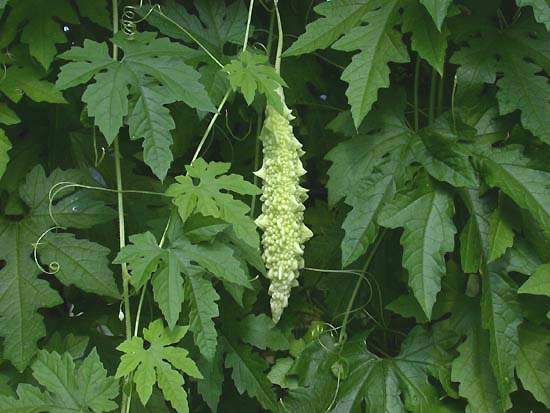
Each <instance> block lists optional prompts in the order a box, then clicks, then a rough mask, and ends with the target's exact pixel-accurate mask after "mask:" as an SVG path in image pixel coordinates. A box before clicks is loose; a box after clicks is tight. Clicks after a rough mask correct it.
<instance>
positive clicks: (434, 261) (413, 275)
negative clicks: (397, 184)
mask: <svg viewBox="0 0 550 413" xmlns="http://www.w3.org/2000/svg"><path fill="white" fill-rule="evenodd" d="M453 211H454V207H453V202H452V199H451V198H450V197H449V195H448V194H447V193H446V192H444V191H443V190H441V189H439V188H437V187H433V186H432V185H431V184H430V183H429V182H426V181H422V182H419V184H418V187H417V189H416V190H412V191H410V192H408V193H405V194H398V195H397V196H396V197H395V199H394V200H393V201H392V202H391V203H389V204H388V205H386V207H385V208H384V210H383V211H382V212H381V214H380V215H379V217H378V223H379V224H380V225H382V226H385V227H388V228H397V227H403V228H404V232H403V235H402V236H401V245H403V266H404V267H405V268H406V269H407V271H408V272H409V285H410V287H411V288H412V291H413V293H414V296H415V297H416V298H417V300H418V302H419V303H420V306H421V307H422V309H423V310H424V313H425V314H426V316H427V317H428V319H429V318H430V317H431V314H432V308H433V305H434V303H435V300H436V296H437V293H438V292H439V290H440V289H441V278H442V277H443V276H444V275H445V272H446V269H445V260H444V254H445V253H446V252H449V251H452V250H453V248H454V234H455V233H456V229H455V226H454V224H453V221H452V217H453Z"/></svg>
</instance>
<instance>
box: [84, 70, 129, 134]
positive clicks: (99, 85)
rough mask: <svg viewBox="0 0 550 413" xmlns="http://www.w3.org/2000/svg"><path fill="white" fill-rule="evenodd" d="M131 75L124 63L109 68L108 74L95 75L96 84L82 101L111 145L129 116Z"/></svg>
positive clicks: (88, 90) (87, 90) (89, 89)
mask: <svg viewBox="0 0 550 413" xmlns="http://www.w3.org/2000/svg"><path fill="white" fill-rule="evenodd" d="M131 76H132V75H131V73H130V71H129V70H128V68H127V66H126V65H125V64H122V63H114V64H113V65H112V66H109V70H108V71H107V72H102V73H99V74H97V75H95V77H94V79H95V82H94V83H92V84H91V85H90V86H88V87H87V88H86V91H85V92H84V94H83V95H82V101H83V102H84V103H86V104H87V105H88V114H89V115H90V116H92V117H94V118H95V124H96V125H97V127H98V128H99V130H100V131H101V133H103V135H104V136H105V139H106V140H107V143H108V144H109V145H110V144H111V143H113V141H114V140H115V138H116V137H117V134H118V131H119V130H120V128H121V127H122V124H123V118H124V117H125V116H126V115H127V114H128V95H129V93H130V89H129V85H130V83H131V81H132V77H131Z"/></svg>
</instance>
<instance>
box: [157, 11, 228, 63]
mask: <svg viewBox="0 0 550 413" xmlns="http://www.w3.org/2000/svg"><path fill="white" fill-rule="evenodd" d="M157 6H158V7H157V10H156V12H157V14H158V15H159V16H161V17H162V18H163V19H165V20H168V21H169V22H170V23H172V24H173V25H174V26H176V27H177V28H178V29H180V30H181V31H182V32H184V33H185V34H186V35H187V36H188V37H189V38H190V39H191V40H193V41H194V42H195V43H196V44H197V45H198V46H199V47H200V48H201V49H202V50H203V51H204V53H206V54H207V55H208V57H210V59H212V60H213V61H214V63H216V64H217V65H218V66H219V67H221V68H223V63H222V62H220V61H219V60H218V59H217V58H216V56H214V55H213V54H212V53H211V52H210V50H208V48H207V47H206V46H204V45H203V44H202V43H201V42H200V41H199V39H197V38H196V37H195V36H193V34H192V33H191V32H190V31H189V30H187V29H186V28H185V27H183V26H182V25H181V24H179V23H178V22H176V21H175V20H174V19H171V18H170V17H168V16H167V15H166V14H164V13H163V12H162V10H161V8H160V5H157Z"/></svg>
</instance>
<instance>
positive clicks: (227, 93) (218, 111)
mask: <svg viewBox="0 0 550 413" xmlns="http://www.w3.org/2000/svg"><path fill="white" fill-rule="evenodd" d="M230 93H231V89H229V90H228V91H227V92H226V93H225V95H224V97H223V98H222V101H221V102H220V104H219V105H218V108H217V109H216V113H214V116H212V119H210V123H209V124H208V126H207V127H206V130H205V131H204V135H202V138H201V141H200V142H199V145H198V146H197V149H196V150H195V154H194V155H193V159H191V163H193V162H195V160H196V159H197V158H198V157H199V154H200V152H201V149H202V147H203V145H204V142H206V138H208V135H209V134H210V131H211V130H212V128H213V127H214V123H216V119H218V116H220V113H221V112H222V109H223V105H225V102H226V101H227V98H228V97H229V94H230Z"/></svg>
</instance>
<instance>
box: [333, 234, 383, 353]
mask: <svg viewBox="0 0 550 413" xmlns="http://www.w3.org/2000/svg"><path fill="white" fill-rule="evenodd" d="M384 233H385V231H382V232H381V233H380V234H379V235H378V238H377V239H376V243H375V244H374V246H373V247H372V249H371V250H370V251H369V254H368V255H367V259H366V260H365V265H363V268H362V269H361V273H365V272H366V271H367V270H368V269H369V266H370V263H371V261H372V259H373V258H374V254H375V253H376V250H377V249H378V247H379V246H380V243H381V242H382V238H384ZM362 281H363V277H358V278H357V282H356V283H355V288H354V289H353V292H352V293H351V298H350V300H349V302H348V306H347V307H346V312H345V313H344V320H343V321H342V328H341V329H340V336H339V337H338V344H342V343H343V342H344V341H345V339H346V327H347V325H348V322H349V315H350V313H351V309H352V308H353V303H354V301H355V298H356V297H357V293H358V292H359V287H360V286H361V282H362Z"/></svg>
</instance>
